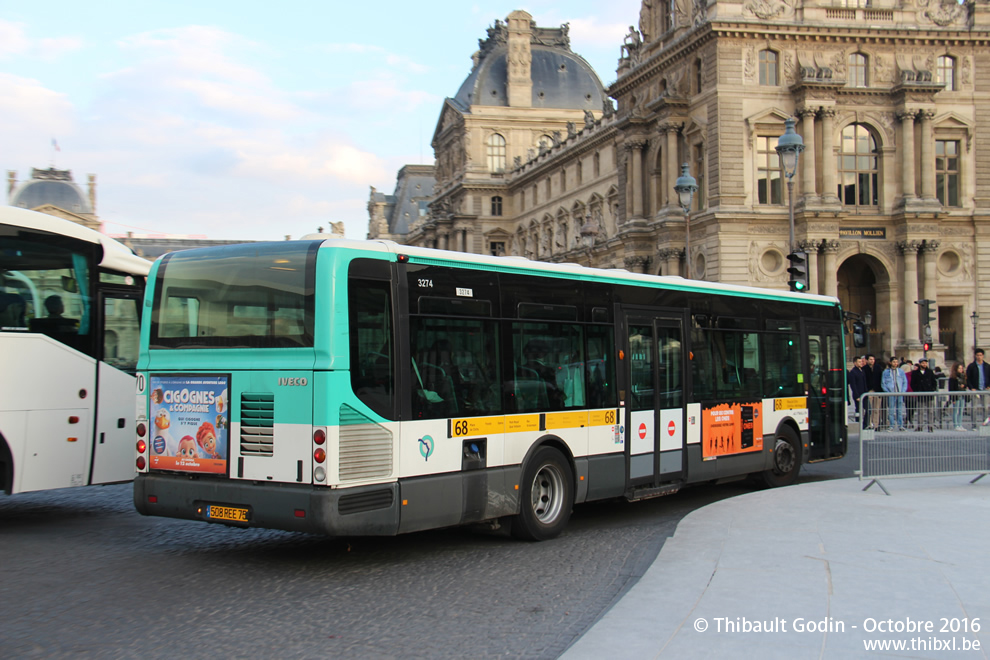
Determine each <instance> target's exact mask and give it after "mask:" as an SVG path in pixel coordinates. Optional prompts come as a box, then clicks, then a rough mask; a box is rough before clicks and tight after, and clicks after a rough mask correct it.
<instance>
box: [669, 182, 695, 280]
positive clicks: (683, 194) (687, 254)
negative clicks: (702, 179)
mask: <svg viewBox="0 0 990 660" xmlns="http://www.w3.org/2000/svg"><path fill="white" fill-rule="evenodd" d="M697 190H698V182H697V181H695V179H694V177H693V176H691V173H690V172H689V171H688V164H687V163H684V164H683V165H681V175H680V176H679V177H677V182H676V183H675V184H674V192H675V193H677V201H678V202H679V203H680V205H681V208H682V209H684V265H685V266H686V268H687V276H688V277H689V278H693V277H694V272H693V271H692V270H691V200H692V199H694V193H695V192H696V191H697Z"/></svg>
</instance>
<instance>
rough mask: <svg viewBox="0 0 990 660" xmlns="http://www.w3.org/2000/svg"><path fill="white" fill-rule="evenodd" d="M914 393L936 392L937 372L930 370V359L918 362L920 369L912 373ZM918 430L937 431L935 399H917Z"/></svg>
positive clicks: (912, 389)
mask: <svg viewBox="0 0 990 660" xmlns="http://www.w3.org/2000/svg"><path fill="white" fill-rule="evenodd" d="M911 391H912V392H936V391H938V380H937V379H936V378H935V372H933V371H932V370H931V369H929V368H928V358H926V357H923V358H921V359H920V360H918V368H917V369H915V370H914V371H912V372H911ZM916 403H917V406H916V408H915V410H916V411H917V413H918V414H917V421H918V430H919V431H920V430H924V429H928V430H929V431H933V430H935V405H934V404H935V401H934V397H930V396H923V397H918V398H917V399H916Z"/></svg>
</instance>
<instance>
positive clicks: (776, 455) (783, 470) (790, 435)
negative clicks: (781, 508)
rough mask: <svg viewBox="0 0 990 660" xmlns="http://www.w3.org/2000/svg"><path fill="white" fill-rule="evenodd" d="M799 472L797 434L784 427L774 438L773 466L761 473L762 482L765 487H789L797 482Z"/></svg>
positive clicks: (799, 459) (799, 457)
mask: <svg viewBox="0 0 990 660" xmlns="http://www.w3.org/2000/svg"><path fill="white" fill-rule="evenodd" d="M800 470H801V442H800V440H799V439H798V435H797V433H795V432H794V429H792V428H791V427H789V426H785V427H783V428H781V429H780V431H779V432H778V433H777V437H776V438H774V447H773V466H772V467H771V468H770V469H769V470H766V471H764V472H763V481H764V483H766V485H767V486H770V487H771V488H776V487H778V486H790V485H791V484H793V483H794V482H795V481H797V476H798V472H799V471H800Z"/></svg>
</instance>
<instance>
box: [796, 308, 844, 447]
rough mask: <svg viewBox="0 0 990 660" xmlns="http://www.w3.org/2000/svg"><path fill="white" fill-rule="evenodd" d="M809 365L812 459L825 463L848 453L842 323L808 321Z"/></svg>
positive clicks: (805, 326)
mask: <svg viewBox="0 0 990 660" xmlns="http://www.w3.org/2000/svg"><path fill="white" fill-rule="evenodd" d="M803 335H804V337H805V349H806V351H807V356H808V363H807V365H806V372H805V373H807V375H808V378H809V379H810V381H809V383H808V430H809V434H810V436H811V438H810V441H811V446H810V448H809V455H808V460H810V461H823V460H828V459H830V458H839V457H841V456H844V455H845V453H846V419H845V402H846V397H845V390H846V365H845V359H844V355H845V354H844V352H843V349H842V326H841V325H840V324H838V323H828V322H821V321H805V324H804V332H803Z"/></svg>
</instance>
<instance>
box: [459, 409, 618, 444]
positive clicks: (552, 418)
mask: <svg viewBox="0 0 990 660" xmlns="http://www.w3.org/2000/svg"><path fill="white" fill-rule="evenodd" d="M615 414H616V413H615V409H614V408H612V409H609V410H590V411H589V410H575V411H571V412H558V413H545V415H544V429H545V430H550V429H576V428H584V427H586V426H612V425H614V424H615ZM539 430H540V415H539V413H535V414H530V415H507V416H505V417H502V416H498V417H462V418H460V419H451V420H450V437H452V438H464V437H467V436H478V435H495V434H498V433H522V432H525V431H539Z"/></svg>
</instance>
